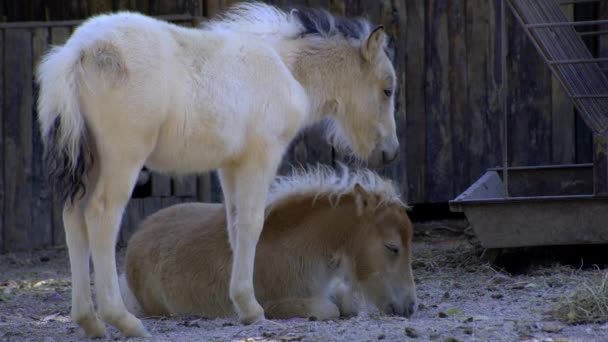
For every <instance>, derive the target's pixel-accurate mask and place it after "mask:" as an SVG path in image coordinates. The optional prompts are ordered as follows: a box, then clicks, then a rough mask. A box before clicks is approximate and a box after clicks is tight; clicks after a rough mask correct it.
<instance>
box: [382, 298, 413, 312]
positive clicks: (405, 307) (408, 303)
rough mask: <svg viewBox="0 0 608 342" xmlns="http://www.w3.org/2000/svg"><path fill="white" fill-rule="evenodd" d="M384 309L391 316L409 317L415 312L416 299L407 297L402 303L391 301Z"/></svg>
mask: <svg viewBox="0 0 608 342" xmlns="http://www.w3.org/2000/svg"><path fill="white" fill-rule="evenodd" d="M384 311H385V312H386V313H387V314H389V315H393V316H403V317H410V316H412V315H413V314H414V312H416V300H415V299H410V298H408V299H406V300H405V301H403V302H402V303H397V302H392V303H390V304H388V306H387V308H386V309H385V310H384Z"/></svg>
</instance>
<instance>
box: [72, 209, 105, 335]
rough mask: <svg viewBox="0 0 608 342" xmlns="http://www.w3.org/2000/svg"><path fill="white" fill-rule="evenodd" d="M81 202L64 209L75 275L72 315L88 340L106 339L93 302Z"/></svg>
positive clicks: (73, 273)
mask: <svg viewBox="0 0 608 342" xmlns="http://www.w3.org/2000/svg"><path fill="white" fill-rule="evenodd" d="M82 202H83V201H82V200H76V201H75V202H74V203H73V204H68V203H67V202H66V204H65V206H64V208H63V225H64V227H65V238H66V242H67V245H68V254H69V256H70V268H71V272H72V313H71V315H72V319H73V320H74V322H76V323H77V324H78V325H79V326H80V327H82V329H83V330H84V333H85V334H86V336H87V337H102V336H104V335H105V326H104V324H103V322H102V321H101V320H100V319H99V318H98V317H97V314H96V313H95V308H94V307H93V302H92V299H91V280H90V276H89V258H90V251H89V240H88V237H87V229H86V225H85V221H84V215H83V209H82Z"/></svg>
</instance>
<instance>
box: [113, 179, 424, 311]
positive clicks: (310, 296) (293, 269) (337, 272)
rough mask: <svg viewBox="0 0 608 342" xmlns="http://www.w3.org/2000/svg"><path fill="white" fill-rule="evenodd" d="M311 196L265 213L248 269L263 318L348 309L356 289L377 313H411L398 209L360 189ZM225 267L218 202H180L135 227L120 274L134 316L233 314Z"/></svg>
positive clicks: (407, 240) (407, 227)
mask: <svg viewBox="0 0 608 342" xmlns="http://www.w3.org/2000/svg"><path fill="white" fill-rule="evenodd" d="M316 197H317V196H311V194H294V195H293V196H290V197H288V198H283V199H282V200H281V201H280V203H278V204H276V205H274V206H272V207H271V208H270V209H269V210H270V212H267V218H266V220H265V224H264V229H263V231H262V235H261V238H260V240H259V243H258V247H257V252H256V258H255V272H254V287H255V295H256V298H258V299H259V301H260V304H261V305H262V307H263V308H264V310H265V312H266V314H267V316H268V317H272V318H288V317H310V316H315V317H317V318H319V319H328V318H334V317H337V316H339V315H351V314H355V313H356V312H357V310H358V307H357V306H356V305H355V304H354V303H353V296H354V294H355V293H361V294H362V295H363V297H364V299H365V300H366V302H367V303H368V304H372V305H373V306H375V307H377V308H378V309H380V310H381V311H384V312H387V313H390V314H400V315H405V316H409V315H410V314H411V313H413V311H414V306H415V301H416V295H415V285H414V281H413V276H412V270H411V251H410V249H411V238H412V226H411V223H410V220H409V219H408V216H407V213H406V209H405V206H404V205H402V204H401V203H395V202H382V201H381V198H380V196H379V195H378V194H373V193H371V192H367V191H366V190H364V189H363V188H362V187H361V186H360V185H355V188H354V191H353V192H352V193H348V194H344V195H342V197H341V198H340V199H339V202H338V204H336V203H335V202H336V199H333V200H332V198H331V197H330V196H318V197H317V198H316ZM386 244H389V245H390V246H391V247H396V248H398V249H399V252H398V254H397V255H393V252H391V251H390V250H389V249H387V247H386V246H385V245H386ZM231 265H232V253H231V250H230V245H229V242H228V233H227V229H226V215H225V209H224V206H223V205H222V204H208V203H187V204H180V205H175V206H172V207H169V208H166V209H163V210H161V211H159V212H157V213H155V214H153V215H151V216H150V217H148V218H147V219H146V220H145V221H144V222H143V223H142V224H141V225H140V227H139V230H138V231H137V233H135V235H134V236H133V237H132V238H131V240H130V242H129V246H128V249H127V256H126V277H127V280H128V285H129V288H130V290H131V291H132V293H133V294H134V296H135V297H136V299H137V302H138V304H139V305H140V306H141V307H140V308H139V309H140V312H139V315H146V316H165V315H178V314H196V315H201V316H205V317H226V316H233V315H235V312H234V309H233V307H232V304H231V302H230V298H229V296H228V285H229V281H230V271H231ZM124 286H125V285H124V284H123V287H124ZM124 293H125V289H124V288H123V296H124ZM125 302H126V303H129V300H128V298H125ZM131 311H137V310H136V309H134V308H131Z"/></svg>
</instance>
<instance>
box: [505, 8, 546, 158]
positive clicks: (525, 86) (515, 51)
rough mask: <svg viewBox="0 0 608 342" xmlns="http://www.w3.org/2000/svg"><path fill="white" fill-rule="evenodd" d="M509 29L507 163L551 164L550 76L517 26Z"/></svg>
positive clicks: (518, 25)
mask: <svg viewBox="0 0 608 342" xmlns="http://www.w3.org/2000/svg"><path fill="white" fill-rule="evenodd" d="M507 18H508V19H511V20H510V22H509V21H508V25H509V29H508V32H509V56H511V58H510V59H509V64H508V77H509V80H508V83H509V91H508V98H509V104H508V108H509V111H510V112H509V122H508V126H509V160H510V161H511V165H513V166H527V165H539V164H550V163H551V158H552V154H551V141H552V138H551V130H552V125H551V116H552V114H551V112H550V109H551V104H552V103H551V91H552V84H551V74H550V71H549V70H548V68H547V67H546V65H545V64H544V61H543V60H542V57H541V56H540V55H539V54H538V52H537V51H536V49H535V48H534V45H533V44H532V42H531V41H530V39H529V38H528V37H527V36H526V34H525V32H523V29H522V28H521V25H520V24H519V23H518V22H517V21H516V20H515V19H514V18H513V17H512V16H509V17H507Z"/></svg>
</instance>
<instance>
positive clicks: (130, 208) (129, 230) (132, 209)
mask: <svg viewBox="0 0 608 342" xmlns="http://www.w3.org/2000/svg"><path fill="white" fill-rule="evenodd" d="M142 216H143V199H141V198H132V199H130V200H129V203H127V207H126V208H125V212H124V214H123V216H122V223H121V225H120V239H119V241H118V244H119V245H120V246H126V245H127V244H128V242H129V239H130V238H131V236H132V235H133V233H135V231H136V230H137V225H138V224H139V222H140V221H141V220H142Z"/></svg>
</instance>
